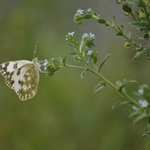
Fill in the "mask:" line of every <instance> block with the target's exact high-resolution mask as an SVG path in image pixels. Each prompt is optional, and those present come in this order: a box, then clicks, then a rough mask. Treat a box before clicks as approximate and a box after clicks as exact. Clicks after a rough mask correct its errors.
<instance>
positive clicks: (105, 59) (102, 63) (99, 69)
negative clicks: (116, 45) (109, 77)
mask: <svg viewBox="0 0 150 150" xmlns="http://www.w3.org/2000/svg"><path fill="white" fill-rule="evenodd" d="M110 56H111V54H108V55H107V56H106V57H105V58H104V60H103V61H102V62H101V64H100V66H99V68H98V72H99V73H100V71H101V68H102V66H103V65H104V63H105V62H106V61H107V59H108V58H109V57H110Z"/></svg>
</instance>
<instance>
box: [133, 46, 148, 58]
mask: <svg viewBox="0 0 150 150" xmlns="http://www.w3.org/2000/svg"><path fill="white" fill-rule="evenodd" d="M149 53H150V48H148V49H145V50H142V51H139V52H137V53H136V54H135V55H134V57H133V60H135V59H137V58H138V57H139V56H141V55H143V54H149Z"/></svg>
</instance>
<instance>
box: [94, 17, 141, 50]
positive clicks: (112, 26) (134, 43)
mask: <svg viewBox="0 0 150 150" xmlns="http://www.w3.org/2000/svg"><path fill="white" fill-rule="evenodd" d="M93 18H95V19H96V20H99V19H100V18H99V17H97V16H93ZM107 26H109V27H111V28H112V29H113V30H115V31H116V32H119V30H118V29H117V28H116V27H115V26H114V25H111V24H110V23H109V22H108V21H107ZM122 36H123V37H124V38H125V39H126V40H128V41H130V42H131V43H132V44H133V45H134V46H136V47H138V48H140V46H139V45H138V44H137V43H136V42H134V41H132V39H130V38H128V36H126V35H125V34H124V33H122Z"/></svg>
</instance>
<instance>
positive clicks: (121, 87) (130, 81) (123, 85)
mask: <svg viewBox="0 0 150 150" xmlns="http://www.w3.org/2000/svg"><path fill="white" fill-rule="evenodd" d="M131 83H138V82H137V81H135V80H124V81H123V82H122V84H121V86H120V87H119V91H122V89H123V88H124V87H125V86H127V85H129V84H131Z"/></svg>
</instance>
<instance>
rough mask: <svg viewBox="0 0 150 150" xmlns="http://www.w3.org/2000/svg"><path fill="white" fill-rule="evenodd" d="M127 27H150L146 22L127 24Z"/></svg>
mask: <svg viewBox="0 0 150 150" xmlns="http://www.w3.org/2000/svg"><path fill="white" fill-rule="evenodd" d="M128 24H129V25H131V26H133V27H137V28H143V29H150V26H149V24H148V23H146V22H129V23H128Z"/></svg>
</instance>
